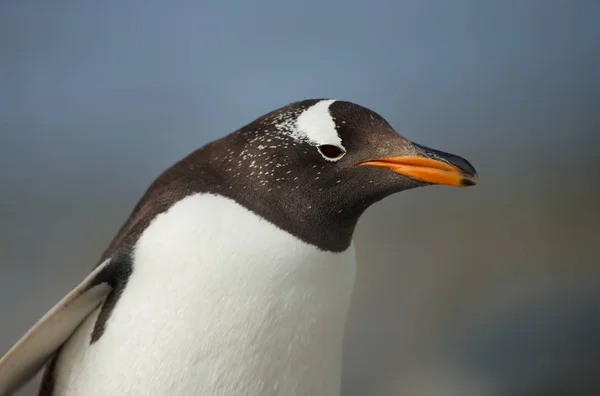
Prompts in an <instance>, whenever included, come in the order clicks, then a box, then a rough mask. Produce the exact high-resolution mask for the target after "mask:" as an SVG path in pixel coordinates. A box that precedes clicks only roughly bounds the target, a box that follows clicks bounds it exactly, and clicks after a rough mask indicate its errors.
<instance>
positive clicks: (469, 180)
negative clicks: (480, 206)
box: [413, 143, 477, 186]
mask: <svg viewBox="0 0 600 396" xmlns="http://www.w3.org/2000/svg"><path fill="white" fill-rule="evenodd" d="M413 145H414V146H415V147H417V148H418V149H419V150H420V151H421V152H422V153H423V154H424V155H425V156H426V157H429V158H438V159H441V160H444V161H446V162H448V163H449V164H451V165H454V166H456V167H457V168H458V169H460V170H461V171H463V172H464V174H465V176H467V177H465V178H463V179H462V180H461V185H463V186H474V185H475V184H477V171H476V170H475V167H474V166H473V165H471V163H470V162H469V161H467V160H466V159H464V158H463V157H459V156H458V155H454V154H450V153H446V152H444V151H440V150H435V149H431V148H429V147H425V146H422V145H420V144H416V143H413Z"/></svg>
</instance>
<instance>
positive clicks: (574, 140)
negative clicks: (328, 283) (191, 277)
mask: <svg viewBox="0 0 600 396" xmlns="http://www.w3.org/2000/svg"><path fill="white" fill-rule="evenodd" d="M599 21H600V2H598V1H594V0H590V1H576V0H570V1H566V0H565V1H548V0H539V1H533V0H525V1H521V0H518V1H517V0H504V1H495V2H491V1H475V0H471V1H469V0H455V1H443V0H439V1H428V2H426V1H420V0H414V1H398V0H395V1H375V0H369V1H361V2H355V1H344V2H342V1H323V0H319V1H316V0H314V1H313V0H310V1H308V0H305V1H297V2H294V3H288V4H284V2H281V1H262V2H250V1H233V2H205V1H204V2H189V1H170V2H166V1H164V2H157V1H128V2H122V1H116V0H112V1H108V0H106V1H94V2H92V1H59V0H56V1H52V2H42V1H33V0H29V1H28V0H22V1H12V0H7V1H3V2H1V3H0V186H2V187H1V191H0V324H1V326H0V351H1V352H0V354H1V353H3V352H4V351H6V350H7V349H8V348H9V347H10V346H11V345H12V343H13V342H15V341H16V340H17V339H18V338H19V337H20V336H21V335H22V333H23V332H24V331H25V330H27V329H28V327H29V326H30V325H32V324H33V323H34V322H35V321H36V320H37V319H38V318H39V317H40V316H41V315H42V314H43V313H44V312H45V311H46V310H47V309H48V308H49V307H51V306H52V305H53V304H54V302H56V301H58V299H59V298H60V297H61V296H62V295H63V294H64V293H65V292H67V291H68V290H69V289H70V288H71V287H72V286H74V285H75V284H76V283H78V281H79V280H80V279H82V278H83V277H84V276H85V275H86V274H87V272H88V271H89V270H90V268H91V267H92V266H93V265H94V264H95V262H96V260H97V259H98V257H99V255H100V253H101V251H102V250H103V249H104V248H105V247H106V245H107V244H108V242H109V241H110V239H111V238H112V237H113V235H114V234H115V233H116V231H117V229H118V227H119V226H120V225H121V223H122V222H123V221H124V220H125V218H126V217H127V216H128V214H129V211H130V210H131V209H132V208H133V206H134V204H135V203H136V201H137V200H138V199H139V198H140V196H141V194H142V193H143V191H144V189H145V188H146V187H147V186H148V184H149V183H150V182H151V181H152V180H153V178H154V177H156V176H157V175H158V174H159V173H160V172H161V171H162V170H163V169H165V168H166V167H168V166H170V165H171V164H172V163H173V162H175V161H176V160H178V159H180V158H181V157H183V156H184V155H186V154H187V153H189V152H190V151H192V150H193V149H195V148H197V147H199V146H201V145H203V144H205V143H207V142H209V141H211V140H213V139H215V138H218V137H220V136H223V135H224V134H226V133H229V132H231V131H233V130H235V129H237V128H238V127H240V126H242V125H244V124H245V123H248V122H250V121H252V120H253V119H254V118H256V117H257V116H259V115H261V114H263V113H266V112H268V111H270V110H272V109H275V108H277V107H280V106H282V105H284V104H287V103H288V102H292V101H296V100H300V99H305V98H315V97H333V98H338V99H345V100H350V101H353V102H356V103H359V104H362V105H364V106H366V107H369V108H371V109H373V110H375V111H377V112H379V113H380V114H381V115H382V116H384V117H385V118H386V119H387V120H388V121H390V123H391V124H392V125H393V126H394V127H395V128H396V129H397V130H398V131H399V132H400V133H401V134H403V135H405V136H407V137H409V138H411V139H413V140H415V141H416V142H418V143H421V144H425V145H428V146H432V147H436V148H439V149H442V150H445V151H449V152H453V153H456V154H459V155H462V156H465V157H466V158H468V159H469V160H470V161H471V162H472V163H473V164H474V165H475V166H476V168H477V170H478V171H479V175H480V184H479V185H478V186H477V187H474V188H469V189H454V188H446V187H427V188H422V189H417V190H413V191H410V192H405V193H401V194H398V195H396V196H393V197H391V198H389V199H387V200H385V201H384V202H382V203H380V204H378V205H377V206H375V207H374V208H372V209H371V210H369V211H368V212H367V213H366V215H365V216H364V217H363V219H362V220H361V223H360V225H359V227H358V230H357V235H356V245H357V249H358V254H359V259H360V263H359V273H358V281H357V287H356V292H355V297H354V306H353V310H352V313H351V317H350V320H349V324H348V332H347V338H346V354H345V371H344V378H343V395H344V396H359V395H384V396H388V395H389V396H395V395H408V396H454V395H456V396H459V395H461V396H463V395H467V396H468V395H473V396H479V395H481V396H559V395H560V396H567V395H568V396H584V395H585V396H588V395H590V396H591V395H595V396H597V395H600V290H599V288H598V284H599V281H600V22H599ZM34 389H35V386H29V387H28V388H26V389H25V390H23V391H22V392H21V393H19V395H21V396H26V395H33V394H34Z"/></svg>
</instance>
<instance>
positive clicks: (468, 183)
mask: <svg viewBox="0 0 600 396" xmlns="http://www.w3.org/2000/svg"><path fill="white" fill-rule="evenodd" d="M475 184H477V183H476V182H475V180H473V179H467V178H466V177H464V178H462V179H460V185H461V186H463V187H469V186H474V185H475Z"/></svg>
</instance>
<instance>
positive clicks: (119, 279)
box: [0, 99, 477, 396]
mask: <svg viewBox="0 0 600 396" xmlns="http://www.w3.org/2000/svg"><path fill="white" fill-rule="evenodd" d="M476 178H477V175H476V172H475V169H474V168H473V166H471V164H470V163H469V162H468V161H466V160H465V159H463V158H461V157H458V156H455V155H452V154H447V153H444V152H441V151H437V150H433V149H429V148H426V147H424V146H420V145H418V144H415V143H412V142H410V141H409V140H407V139H406V138H404V137H402V136H400V135H398V133H396V132H395V131H394V129H393V128H392V127H391V126H390V124H388V122H386V121H385V120H384V119H383V118H382V117H381V116H379V115H378V114H377V113H375V112H373V111H371V110H369V109H367V108H364V107H361V106H359V105H356V104H353V103H350V102H344V101H336V100H324V99H314V100H305V101H301V102H296V103H292V104H289V105H287V106H285V107H282V108H280V109H278V110H275V111H273V112H271V113H268V114H266V115H263V116H262V117H260V118H258V119H257V120H255V121H253V122H252V123H250V124H248V125H246V126H244V127H242V128H241V129H239V130H238V131H236V132H233V133H231V134H230V135H227V136H225V137H223V138H221V139H219V140H216V141H214V142H212V143H209V144H207V145H206V146H204V147H202V148H200V149H198V150H196V151H194V152H193V153H191V154H190V155H188V156H187V157H186V158H184V159H182V160H181V161H179V162H178V163H176V164H175V165H174V166H172V167H171V168H169V169H167V170H166V171H165V172H164V173H162V174H161V175H160V176H159V177H158V178H157V179H156V180H155V181H154V182H153V183H152V184H151V185H150V187H149V188H148V190H147V191H146V193H145V194H144V196H143V197H142V198H141V200H140V201H139V203H138V204H137V206H136V207H135V208H134V210H133V212H132V214H131V216H130V217H129V219H128V220H127V221H126V222H125V223H124V225H123V226H122V227H121V229H120V230H119V232H118V233H117V235H116V237H115V239H114V240H113V241H112V243H111V244H110V245H109V246H108V248H107V249H106V251H105V252H104V254H103V255H102V257H101V258H100V260H99V263H98V264H97V265H96V267H95V269H94V270H93V271H92V272H91V273H90V274H89V276H88V277H87V278H85V279H84V280H83V281H82V282H81V283H80V284H79V285H78V286H76V287H75V288H74V289H73V290H72V291H71V292H69V293H68V294H67V295H66V296H65V297H64V298H63V299H62V300H61V301H60V302H59V303H58V304H57V305H55V306H54V307H53V308H52V309H51V310H50V311H49V312H48V313H47V314H46V315H45V316H44V317H42V318H41V319H40V320H39V321H38V322H37V323H36V324H35V325H34V326H33V327H32V328H31V329H30V330H29V332H27V333H26V334H25V336H24V337H23V338H22V339H21V340H20V341H18V342H17V344H16V345H15V346H14V347H13V348H12V349H11V350H10V351H8V353H7V354H6V355H5V356H4V357H3V358H2V360H0V395H2V396H5V395H9V394H11V393H12V392H14V391H15V390H16V389H18V388H19V387H20V386H21V385H22V384H24V383H25V382H26V381H28V380H29V379H30V378H32V376H33V375H35V374H36V373H37V372H38V371H39V370H40V369H41V368H42V367H43V366H44V365H46V372H45V376H44V379H43V381H42V386H41V390H40V393H39V394H40V395H43V396H50V395H53V396H66V395H68V396H71V395H77V396H82V395H85V396H96V395H98V396H99V395H102V396H104V395H113V396H114V395H148V396H153V395H161V396H163V395H185V396H188V395H201V396H208V395H210V396H221V395H222V396H234V395H244V396H269V395H284V396H293V395H317V396H330V395H339V393H340V379H341V370H342V338H343V335H344V326H345V322H346V316H347V313H348V309H349V305H350V297H351V293H352V288H353V284H354V277H355V254H354V246H353V242H352V235H353V232H354V229H355V226H356V223H357V221H358V219H359V217H360V216H361V214H362V213H363V212H364V211H365V209H367V208H368V207H369V206H370V205H372V204H373V203H375V202H377V201H379V200H381V199H382V198H384V197H386V196H387V195H390V194H392V193H395V192H398V191H402V190H407V189H411V188H414V187H418V186H424V185H427V184H445V185H451V186H469V185H473V184H475V182H476Z"/></svg>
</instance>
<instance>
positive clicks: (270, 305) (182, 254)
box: [55, 194, 355, 396]
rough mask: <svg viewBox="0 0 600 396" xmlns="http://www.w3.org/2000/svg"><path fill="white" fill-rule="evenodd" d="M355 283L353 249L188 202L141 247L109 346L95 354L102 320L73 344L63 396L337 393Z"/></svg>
mask: <svg viewBox="0 0 600 396" xmlns="http://www.w3.org/2000/svg"><path fill="white" fill-rule="evenodd" d="M354 276H355V257H354V247H353V245H351V246H350V248H349V249H348V250H346V251H344V252H342V253H331V252H325V251H322V250H319V249H317V248H316V247H313V246H311V245H308V244H306V243H304V242H302V241H300V240H299V239H297V238H295V237H293V236H292V235H290V234H288V233H286V232H284V231H282V230H281V229H279V228H277V227H275V226H274V225H272V224H271V223H269V222H267V221H265V220H264V219H262V218H260V217H258V216H256V215H255V214H253V213H252V212H250V211H249V210H247V209H245V208H243V207H242V206H240V205H238V204H236V203H235V202H234V201H232V200H230V199H227V198H223V197H220V196H216V195H209V194H196V195H192V196H189V197H187V198H185V199H183V200H181V201H179V202H178V203H176V204H174V205H173V206H171V208H170V209H169V210H168V211H167V212H165V213H162V214H160V215H158V216H157V217H156V218H155V219H154V220H153V221H152V223H151V224H150V226H149V227H148V228H147V229H146V230H145V231H144V232H143V234H142V235H141V237H140V238H139V240H138V242H137V244H136V246H135V248H134V254H133V272H132V275H131V277H130V279H129V281H128V284H127V286H126V288H125V291H124V292H123V295H122V296H121V297H120V299H119V301H118V303H117V305H116V307H115V309H114V311H113V312H112V314H111V316H110V318H109V320H108V323H107V326H106V330H105V333H104V334H103V336H102V337H101V338H100V339H99V340H98V341H97V342H96V343H94V344H92V345H90V344H89V340H90V333H91V331H92V329H93V326H94V323H95V320H96V316H97V312H96V313H95V314H93V315H91V316H90V317H89V318H88V319H87V320H86V321H85V322H84V323H83V324H82V326H81V327H80V328H79V329H78V331H77V332H76V334H75V335H74V336H73V337H72V338H71V339H70V340H69V341H68V343H67V344H66V345H65V347H64V348H63V351H62V353H61V355H60V358H59V360H58V362H57V367H56V372H55V375H56V377H55V380H56V388H55V394H56V395H57V396H65V395H78V396H79V395H84V394H85V395H88V396H93V395H108V394H110V395H125V394H128V395H131V394H137V395H142V394H143V395H168V394H179V395H191V394H194V395H211V396H217V395H228V396H230V395H256V396H258V395H261V396H264V395H307V394H314V395H338V394H339V391H340V377H341V356H342V345H341V344H342V338H343V331H344V325H345V321H346V316H347V312H348V309H349V304H350V297H351V291H352V287H353V283H354ZM274 362H277V363H274Z"/></svg>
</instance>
